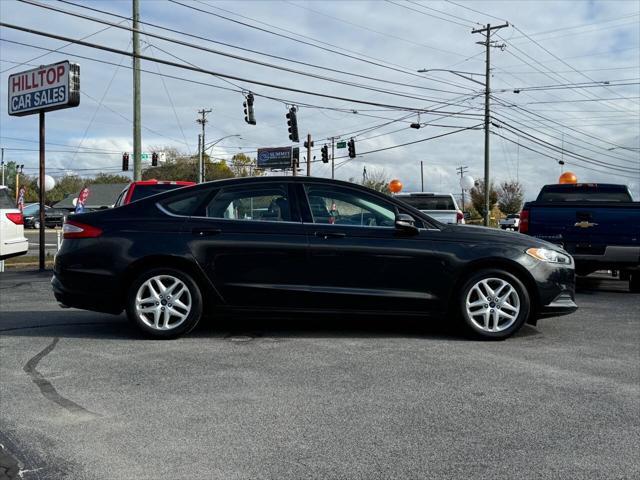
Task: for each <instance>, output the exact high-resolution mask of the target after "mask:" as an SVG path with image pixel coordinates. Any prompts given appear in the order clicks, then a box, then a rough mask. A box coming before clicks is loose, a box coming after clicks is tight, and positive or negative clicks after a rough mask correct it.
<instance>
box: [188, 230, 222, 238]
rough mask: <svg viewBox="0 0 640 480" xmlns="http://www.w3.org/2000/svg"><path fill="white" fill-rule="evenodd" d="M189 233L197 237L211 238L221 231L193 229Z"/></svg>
mask: <svg viewBox="0 0 640 480" xmlns="http://www.w3.org/2000/svg"><path fill="white" fill-rule="evenodd" d="M191 233H193V234H194V235H197V236H199V237H211V236H213V235H218V234H220V233H222V230H221V229H219V228H194V229H193V230H191Z"/></svg>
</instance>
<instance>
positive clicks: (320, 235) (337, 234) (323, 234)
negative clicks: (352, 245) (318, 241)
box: [314, 232, 347, 240]
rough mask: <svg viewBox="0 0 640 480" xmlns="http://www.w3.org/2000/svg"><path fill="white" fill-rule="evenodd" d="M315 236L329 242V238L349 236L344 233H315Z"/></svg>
mask: <svg viewBox="0 0 640 480" xmlns="http://www.w3.org/2000/svg"><path fill="white" fill-rule="evenodd" d="M314 235H315V236H316V237H320V238H323V239H324V240H328V239H329V238H344V237H346V236H347V234H346V233H344V232H315V233H314Z"/></svg>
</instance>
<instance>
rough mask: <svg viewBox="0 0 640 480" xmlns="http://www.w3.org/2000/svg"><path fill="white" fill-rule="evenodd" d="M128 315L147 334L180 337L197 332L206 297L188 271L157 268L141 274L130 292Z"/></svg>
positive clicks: (156, 336) (128, 293)
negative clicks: (194, 330) (192, 331)
mask: <svg viewBox="0 0 640 480" xmlns="http://www.w3.org/2000/svg"><path fill="white" fill-rule="evenodd" d="M127 315H128V317H129V319H130V320H131V321H133V322H134V323H135V324H136V325H137V326H138V327H139V328H140V329H141V330H142V331H143V332H144V333H145V334H147V335H149V336H151V337H155V338H176V337H179V336H181V335H184V334H186V333H189V332H190V331H191V330H193V329H194V328H195V327H196V325H197V324H198V322H199V321H200V317H201V316H202V294H201V293H200V288H199V287H198V284H197V283H196V282H195V281H194V280H193V278H192V277H191V276H190V275H188V274H187V273H185V272H182V271H180V270H177V269H173V268H155V269H152V270H148V271H146V272H144V273H143V274H142V275H140V276H139V277H138V278H137V279H136V280H135V281H134V282H133V283H132V284H131V286H130V287H129V290H128V292H127Z"/></svg>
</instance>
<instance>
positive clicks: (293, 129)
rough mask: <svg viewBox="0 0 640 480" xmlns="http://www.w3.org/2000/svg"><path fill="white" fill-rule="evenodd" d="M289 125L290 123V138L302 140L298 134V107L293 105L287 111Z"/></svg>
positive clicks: (294, 140)
mask: <svg viewBox="0 0 640 480" xmlns="http://www.w3.org/2000/svg"><path fill="white" fill-rule="evenodd" d="M287 125H289V140H291V141H292V142H295V143H298V142H300V137H299V136H298V119H297V118H296V107H291V108H290V109H289V113H287Z"/></svg>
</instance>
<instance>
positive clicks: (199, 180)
mask: <svg viewBox="0 0 640 480" xmlns="http://www.w3.org/2000/svg"><path fill="white" fill-rule="evenodd" d="M202 160H203V158H202V134H201V133H199V134H198V183H202Z"/></svg>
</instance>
